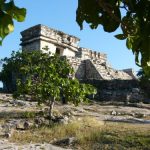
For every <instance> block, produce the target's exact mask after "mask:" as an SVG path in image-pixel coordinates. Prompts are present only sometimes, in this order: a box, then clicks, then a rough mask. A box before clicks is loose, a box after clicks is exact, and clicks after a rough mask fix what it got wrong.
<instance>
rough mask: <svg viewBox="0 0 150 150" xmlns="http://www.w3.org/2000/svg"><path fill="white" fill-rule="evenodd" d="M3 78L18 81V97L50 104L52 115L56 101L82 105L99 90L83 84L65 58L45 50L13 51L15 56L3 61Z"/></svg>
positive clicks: (11, 83)
mask: <svg viewBox="0 0 150 150" xmlns="http://www.w3.org/2000/svg"><path fill="white" fill-rule="evenodd" d="M1 77H2V81H3V82H4V83H7V82H8V87H9V86H12V85H15V82H17V85H16V87H15V88H14V89H13V90H15V92H14V97H15V98H18V97H20V96H22V95H23V96H24V97H25V96H26V95H28V96H29V95H30V96H31V98H32V99H33V100H36V101H38V103H39V104H41V103H46V104H47V105H48V106H49V118H52V110H53V106H54V103H55V101H56V100H62V101H65V102H72V103H73V104H75V105H78V104H79V103H80V102H84V101H87V96H88V95H90V94H95V93H96V89H95V88H94V87H93V86H92V85H89V84H80V83H79V81H78V80H77V79H76V78H74V71H73V68H72V67H71V65H70V64H69V62H68V60H67V59H66V58H65V57H59V56H57V55H54V56H52V55H51V54H50V53H42V52H41V51H32V52H16V53H15V52H13V53H12V56H11V58H5V59H4V60H3V70H2V73H1ZM8 80H9V81H8ZM10 80H11V81H10ZM9 82H10V83H9ZM9 84H10V85H9Z"/></svg>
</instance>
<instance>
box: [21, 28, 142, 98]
mask: <svg viewBox="0 0 150 150" xmlns="http://www.w3.org/2000/svg"><path fill="white" fill-rule="evenodd" d="M21 35H22V38H21V46H22V50H23V51H32V50H41V51H43V52H47V51H45V50H44V49H43V48H44V47H48V51H50V52H51V53H53V54H55V53H57V54H59V55H60V56H66V57H67V59H68V60H69V62H70V63H71V65H72V66H73V68H74V70H75V77H76V78H77V79H79V80H80V81H81V82H86V83H91V84H93V85H95V86H96V87H97V88H98V89H99V90H98V94H97V99H106V100H113V99H115V100H117V99H119V100H121V99H126V98H128V97H130V98H131V97H132V99H133V97H136V98H137V97H139V95H141V94H140V93H139V92H140V91H139V88H138V82H137V79H136V76H135V75H134V73H133V70H132V69H125V70H115V69H113V68H112V67H111V66H110V65H109V64H108V62H107V55H106V54H104V53H101V52H96V51H93V50H91V49H88V48H82V47H79V45H78V43H79V41H80V39H79V38H77V37H75V36H72V35H69V34H66V33H64V32H61V31H58V30H55V29H51V28H49V27H47V26H44V25H36V26H33V27H31V28H29V29H26V30H24V31H23V32H21ZM120 98H121V99H120ZM140 98H141V97H140Z"/></svg>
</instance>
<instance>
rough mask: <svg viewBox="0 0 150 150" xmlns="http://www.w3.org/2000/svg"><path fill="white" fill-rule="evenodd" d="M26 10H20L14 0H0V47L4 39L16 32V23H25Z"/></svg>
mask: <svg viewBox="0 0 150 150" xmlns="http://www.w3.org/2000/svg"><path fill="white" fill-rule="evenodd" d="M25 16H26V9H25V8H19V7H17V6H16V5H15V3H14V1H13V0H9V1H7V0H0V45H2V41H3V39H4V38H5V37H6V36H7V35H8V34H9V33H11V32H12V31H13V30H14V22H13V20H16V21H18V22H22V21H24V19H25Z"/></svg>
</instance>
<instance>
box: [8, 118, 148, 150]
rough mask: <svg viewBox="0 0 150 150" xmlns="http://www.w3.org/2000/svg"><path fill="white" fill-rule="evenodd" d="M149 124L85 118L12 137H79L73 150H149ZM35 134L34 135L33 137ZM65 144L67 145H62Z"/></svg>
mask: <svg viewBox="0 0 150 150" xmlns="http://www.w3.org/2000/svg"><path fill="white" fill-rule="evenodd" d="M148 130H149V125H141V124H134V125H133V124H129V123H109V122H106V123H105V124H104V123H103V122H101V121H98V120H96V119H94V118H89V117H88V118H84V119H83V120H80V121H74V122H72V123H69V124H67V125H62V124H58V125H55V126H52V127H51V128H47V127H45V126H43V127H40V128H33V129H30V130H28V131H26V132H24V133H19V132H15V133H14V134H13V136H12V138H11V139H10V141H11V142H17V143H19V144H20V143H22V144H23V143H29V142H31V141H32V143H38V142H52V141H53V140H54V139H56V140H60V139H63V138H66V137H76V141H75V143H73V145H70V148H73V149H86V150H91V149H93V150H94V149H95V150H96V149H107V150H109V149H136V150H140V149H149V146H150V139H149V136H150V134H149V132H147V131H148ZM33 135H34V136H33ZM60 146H64V147H65V144H64V145H60Z"/></svg>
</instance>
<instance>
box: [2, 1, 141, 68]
mask: <svg viewBox="0 0 150 150" xmlns="http://www.w3.org/2000/svg"><path fill="white" fill-rule="evenodd" d="M15 2H16V4H17V5H18V6H19V7H25V8H27V17H26V20H25V21H24V22H23V23H17V22H15V30H14V32H13V33H11V34H10V35H9V36H7V37H6V38H5V40H4V42H3V45H2V46H1V47H0V59H1V58H4V57H9V56H10V54H11V52H12V51H13V50H19V48H20V46H19V44H20V38H21V36H20V32H21V31H23V30H25V29H27V28H29V27H31V26H34V25H36V24H44V25H47V26H49V27H51V28H55V29H58V30H61V31H63V32H65V33H68V34H72V35H75V36H77V37H79V38H80V39H81V41H80V43H79V45H80V46H81V47H86V48H91V49H93V50H96V51H100V52H104V53H106V54H107V57H108V62H109V63H111V65H112V67H113V68H115V69H119V70H121V69H125V68H133V69H134V70H136V71H137V70H138V69H139V68H138V67H137V66H136V65H135V62H134V56H133V54H132V52H131V51H130V50H128V49H127V48H126V46H125V41H119V40H117V39H115V37H114V35H116V34H118V33H120V32H121V31H120V30H117V31H116V32H115V33H112V34H110V33H105V32H104V31H103V28H102V27H101V26H100V27H98V28H97V29H96V30H91V29H90V28H89V27H88V25H87V24H86V23H84V29H83V30H80V28H79V26H78V24H77V23H76V21H75V20H76V9H77V0H38V1H35V0H32V1H31V0H15Z"/></svg>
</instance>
